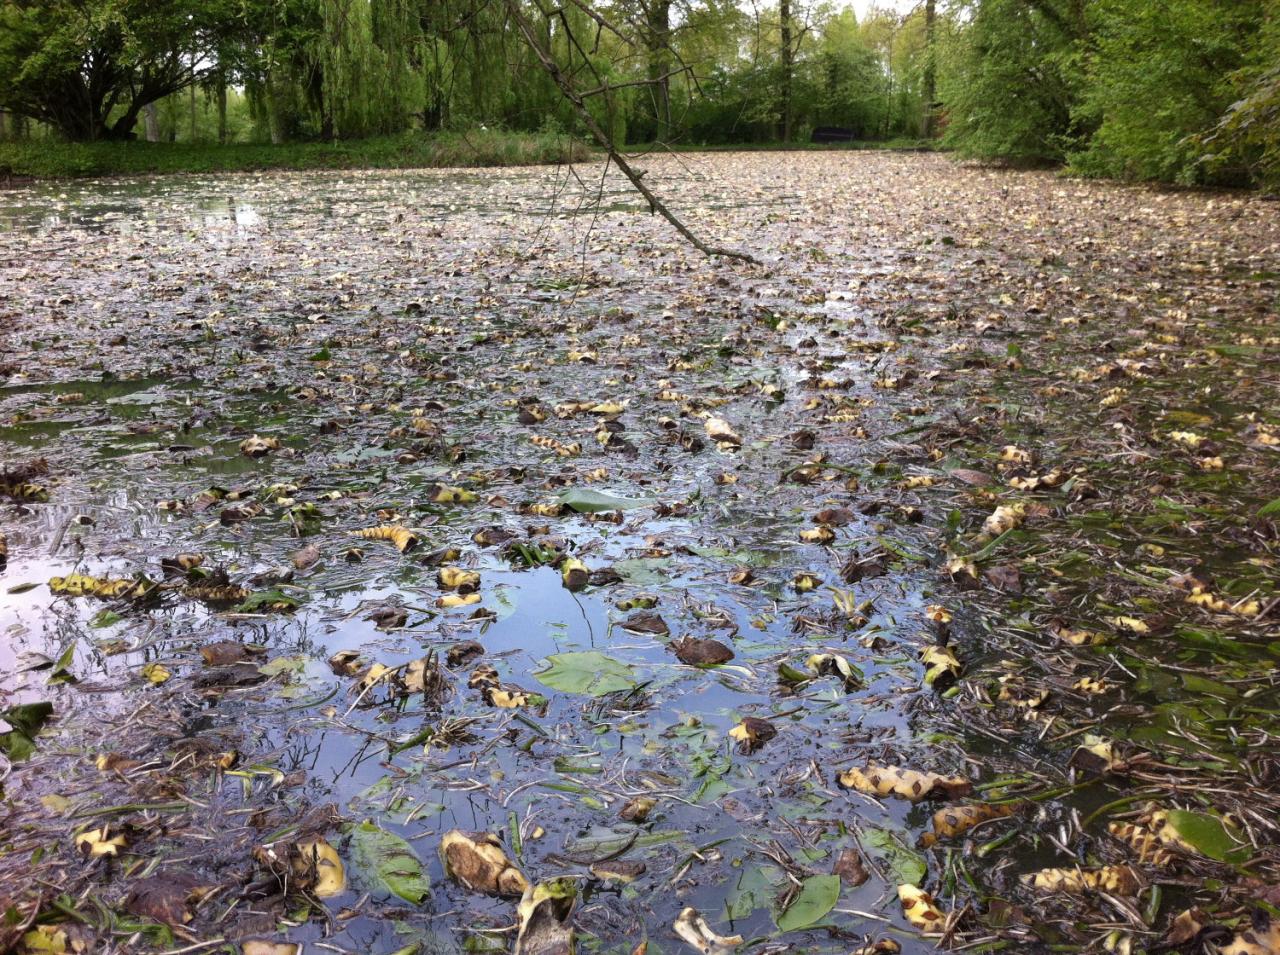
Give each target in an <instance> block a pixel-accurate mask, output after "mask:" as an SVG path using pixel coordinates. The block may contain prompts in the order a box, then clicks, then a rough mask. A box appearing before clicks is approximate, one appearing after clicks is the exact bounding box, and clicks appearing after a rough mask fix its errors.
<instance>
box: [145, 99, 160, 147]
mask: <svg viewBox="0 0 1280 955" xmlns="http://www.w3.org/2000/svg"><path fill="white" fill-rule="evenodd" d="M142 118H143V121H144V122H145V123H146V129H147V142H149V143H158V142H160V111H159V109H158V108H157V107H156V104H155V103H148V104H147V105H146V106H145V107H143V110H142Z"/></svg>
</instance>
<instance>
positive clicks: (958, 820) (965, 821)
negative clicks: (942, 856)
mask: <svg viewBox="0 0 1280 955" xmlns="http://www.w3.org/2000/svg"><path fill="white" fill-rule="evenodd" d="M1015 808H1016V807H1015V806H1014V805H1013V804H1012V803H1003V804H1001V805H992V804H991V803H970V804H968V805H964V806H948V807H947V808H945V809H939V810H938V811H937V812H935V813H934V814H933V832H926V833H925V834H924V835H922V836H921V837H920V845H921V847H923V848H928V847H929V846H932V845H935V844H936V843H937V842H938V841H939V840H941V839H954V838H956V837H957V836H960V835H963V834H964V833H966V832H968V831H969V830H970V829H972V828H974V827H975V826H980V825H982V824H983V823H984V822H990V821H991V820H993V819H1005V818H1007V817H1009V816H1012V815H1013V813H1014V810H1015Z"/></svg>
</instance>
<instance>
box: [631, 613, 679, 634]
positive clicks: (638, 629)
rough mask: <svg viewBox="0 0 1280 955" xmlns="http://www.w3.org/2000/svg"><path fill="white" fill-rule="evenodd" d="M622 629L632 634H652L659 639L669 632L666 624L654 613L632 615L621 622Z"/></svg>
mask: <svg viewBox="0 0 1280 955" xmlns="http://www.w3.org/2000/svg"><path fill="white" fill-rule="evenodd" d="M622 629H623V630H630V631H631V632H632V633H652V634H655V635H656V636H659V637H665V636H666V635H667V634H669V633H670V632H671V631H670V629H668V627H667V622H666V621H665V620H663V619H662V617H660V616H659V615H658V614H656V613H633V614H632V615H631V616H629V617H627V619H626V620H624V621H622Z"/></svg>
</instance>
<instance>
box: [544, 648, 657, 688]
mask: <svg viewBox="0 0 1280 955" xmlns="http://www.w3.org/2000/svg"><path fill="white" fill-rule="evenodd" d="M547 662H548V663H550V664H551V666H550V667H548V668H547V669H545V670H543V671H542V672H541V673H535V674H534V678H535V679H536V680H537V681H538V682H539V683H542V684H545V685H546V686H549V687H551V688H552V689H553V690H561V691H563V692H565V693H582V694H585V695H587V696H604V695H605V694H606V693H617V692H618V691H619V690H630V689H632V688H633V687H635V685H636V671H635V668H634V667H631V666H629V665H627V664H626V663H623V662H622V661H620V660H615V659H613V657H607V656H605V655H604V654H603V653H600V652H599V651H597V650H586V651H584V652H582V653H553V654H552V655H551V656H549V657H547Z"/></svg>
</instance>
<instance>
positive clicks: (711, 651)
mask: <svg viewBox="0 0 1280 955" xmlns="http://www.w3.org/2000/svg"><path fill="white" fill-rule="evenodd" d="M671 649H672V650H673V651H674V652H675V655H676V656H677V657H678V658H679V660H680V662H681V663H687V664H689V665H690V666H716V665H718V664H721V663H728V662H729V661H730V660H732V659H733V651H732V650H730V649H729V648H728V647H726V646H725V645H724V644H723V643H721V642H720V641H719V640H704V639H702V638H700V637H685V638H683V639H682V640H677V641H675V642H674V643H672V644H671Z"/></svg>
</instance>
